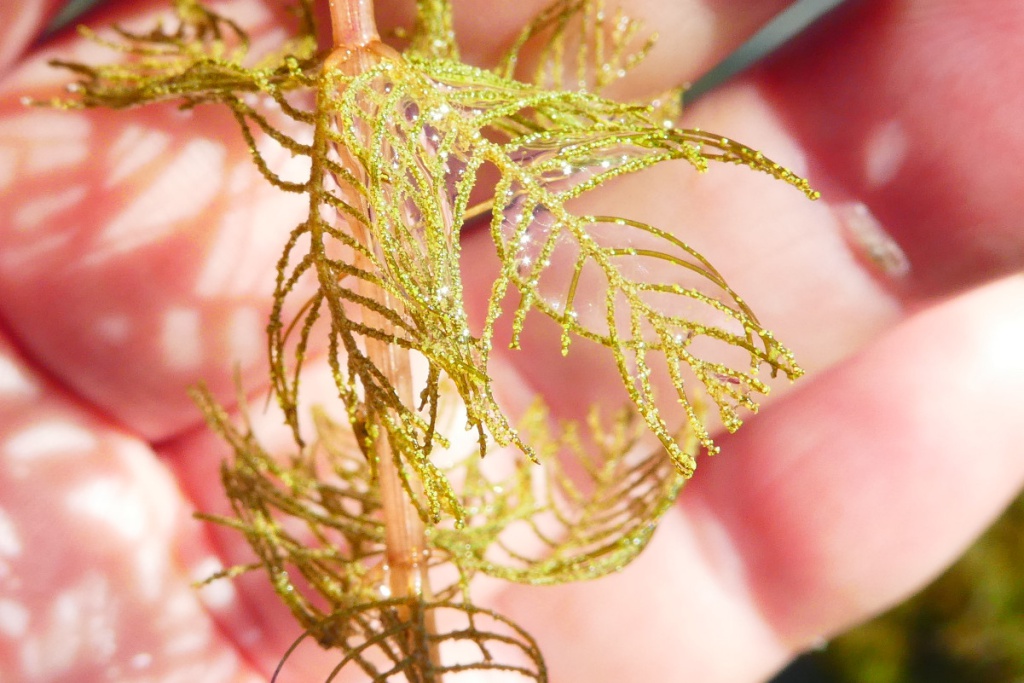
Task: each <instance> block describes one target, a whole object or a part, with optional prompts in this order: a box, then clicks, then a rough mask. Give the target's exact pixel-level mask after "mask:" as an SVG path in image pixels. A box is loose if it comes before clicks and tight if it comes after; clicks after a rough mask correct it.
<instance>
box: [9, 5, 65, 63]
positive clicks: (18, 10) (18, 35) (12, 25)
mask: <svg viewBox="0 0 1024 683" xmlns="http://www.w3.org/2000/svg"><path fill="white" fill-rule="evenodd" d="M64 4H65V3H64V0H26V1H25V2H5V3H4V4H2V5H0V76H2V74H3V73H4V72H5V71H7V69H8V68H9V67H10V65H12V64H14V62H15V61H17V59H18V58H19V57H20V56H21V54H22V52H24V50H25V49H26V48H27V47H28V46H29V44H31V42H32V41H33V40H35V39H36V37H37V36H39V34H40V33H42V31H43V29H44V28H46V26H47V24H49V23H50V21H51V20H52V19H53V17H54V16H55V15H56V13H57V11H58V10H59V9H60V8H61V6H62V5H64Z"/></svg>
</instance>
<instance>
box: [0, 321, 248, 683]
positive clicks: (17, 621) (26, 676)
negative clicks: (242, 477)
mask: <svg viewBox="0 0 1024 683" xmlns="http://www.w3.org/2000/svg"><path fill="white" fill-rule="evenodd" d="M188 510H189V506H188V505H187V504H186V503H185V501H184V500H182V497H181V493H180V491H179V490H178V488H177V486H176V485H175V484H174V482H173V480H172V478H171V476H170V474H169V473H168V471H167V470H166V469H165V468H164V467H163V466H162V465H161V464H160V463H159V462H158V461H157V460H156V459H155V457H154V456H153V453H152V452H151V451H150V450H149V449H148V448H147V447H146V446H145V445H144V444H142V443H141V442H140V441H138V440H137V439H135V438H132V437H130V436H128V435H126V434H125V433H123V432H121V431H119V430H117V429H114V428H112V427H110V426H109V425H107V424H105V423H104V422H103V421H102V420H100V419H97V418H96V417H95V416H94V415H92V414H91V413H90V412H89V411H87V410H85V409H83V408H81V407H80V406H79V405H78V404H76V403H75V402H73V401H72V400H70V399H69V398H67V397H64V396H61V395H59V394H58V393H56V392H55V390H54V389H53V388H52V387H51V386H49V385H48V384H47V383H46V382H44V381H42V380H41V379H40V378H39V377H38V376H35V375H33V374H32V373H31V371H30V370H28V368H27V367H26V366H25V364H24V363H23V361H22V359H20V358H19V357H18V356H17V355H16V354H15V353H14V352H13V350H12V347H11V345H10V344H9V343H8V342H7V341H6V340H2V339H0V669H2V670H3V672H4V680H5V681H9V682H10V683H21V682H26V683H27V682H28V681H40V680H110V679H111V678H116V679H119V680H128V679H136V678H139V679H142V678H145V679H159V680H166V679H172V678H182V679H183V680H188V679H192V680H198V679H202V680H209V681H211V682H213V681H223V682H225V683H227V682H235V681H238V682H241V681H252V680H253V678H252V671H251V670H250V669H249V668H248V666H247V665H246V664H245V663H244V662H243V661H242V660H241V659H240V658H239V657H238V656H237V655H236V653H235V652H234V649H233V648H232V647H231V645H230V644H229V643H228V642H226V641H225V640H224V639H223V638H222V637H221V636H220V634H219V631H218V629H217V627H216V625H215V624H214V623H213V621H212V620H211V619H210V617H209V615H208V614H207V613H206V609H205V608H204V606H203V604H202V603H201V602H200V598H199V596H198V594H197V593H196V591H195V590H194V589H193V588H192V586H191V581H192V580H194V578H193V577H191V576H189V574H188V569H186V568H184V567H183V566H182V565H181V564H180V563H179V562H180V553H182V552H183V551H184V550H185V549H186V548H190V552H192V553H193V554H202V553H203V552H205V554H206V556H209V553H210V551H209V549H206V550H205V551H204V550H203V548H204V546H205V543H204V542H203V541H202V539H201V538H200V537H199V536H198V532H197V529H196V527H195V526H194V525H193V524H192V522H191V520H189V519H188ZM210 597H211V598H215V600H214V602H215V603H218V602H219V603H224V602H227V601H230V597H231V596H230V595H228V596H227V597H228V598H229V600H227V601H225V600H224V599H223V598H224V597H225V596H224V594H223V592H222V593H221V594H220V595H219V596H218V595H216V594H211V595H210Z"/></svg>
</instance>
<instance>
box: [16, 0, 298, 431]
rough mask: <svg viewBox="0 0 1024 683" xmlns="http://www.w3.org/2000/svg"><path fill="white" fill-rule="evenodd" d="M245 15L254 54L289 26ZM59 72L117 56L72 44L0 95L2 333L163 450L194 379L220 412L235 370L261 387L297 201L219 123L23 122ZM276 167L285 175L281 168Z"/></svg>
mask: <svg viewBox="0 0 1024 683" xmlns="http://www.w3.org/2000/svg"><path fill="white" fill-rule="evenodd" d="M271 4H272V5H274V6H275V7H278V3H271ZM154 5H157V6H160V7H163V3H162V2H151V3H148V4H147V5H143V4H141V3H135V4H132V5H131V11H132V12H140V13H142V14H144V15H145V14H146V12H147V11H150V10H151V9H152V7H153V6H154ZM248 7H249V13H248V14H246V13H245V12H240V13H241V14H243V16H242V17H241V18H240V20H241V21H248V22H249V24H250V25H251V27H252V29H253V35H254V37H255V38H257V39H258V38H259V37H260V36H261V35H263V34H264V32H265V31H271V30H276V28H277V27H278V25H279V23H281V22H283V21H284V18H283V17H281V16H278V15H275V14H274V13H273V12H271V11H265V12H260V11H257V10H258V9H259V7H258V6H254V5H249V6H248ZM239 9H244V7H240V8H239ZM278 10H279V11H282V10H280V7H278ZM125 12H126V9H125V7H124V6H122V7H121V10H120V14H118V13H117V11H115V9H111V10H110V11H109V12H108V13H107V15H105V16H103V17H100V18H98V19H97V21H103V22H113V21H129V19H130V18H131V17H130V16H129V15H127V14H125ZM132 16H134V15H132ZM154 20H155V17H154V16H153V15H152V14H150V15H149V16H148V18H147V19H145V20H144V21H143V20H139V21H140V25H146V24H149V23H152V21H154ZM58 56H59V57H63V58H81V59H84V60H85V61H100V60H110V59H112V57H113V55H112V54H111V53H110V51H109V50H103V49H101V48H99V47H97V46H95V45H92V44H90V43H88V42H87V41H83V39H82V38H81V37H79V36H77V35H73V36H69V37H67V38H66V39H64V40H61V41H58V42H57V43H56V44H53V45H51V46H50V48H48V49H47V50H46V51H42V52H38V53H36V54H35V55H34V56H33V58H32V59H31V60H27V61H26V62H25V63H23V64H22V65H21V67H20V68H19V69H18V70H17V71H16V72H15V73H13V74H12V75H11V76H10V77H9V78H7V79H6V81H5V82H4V84H3V88H2V94H0V145H2V148H0V149H2V155H0V228H2V229H0V302H2V303H0V316H2V317H3V318H4V319H5V320H6V321H7V323H8V324H9V326H10V329H11V331H12V332H13V334H14V335H16V336H17V338H18V339H19V341H20V344H21V345H22V347H23V348H25V349H26V351H27V352H28V353H29V354H30V355H31V356H32V357H33V359H35V360H37V361H38V362H39V363H40V364H41V365H42V366H44V367H45V368H46V369H47V371H48V372H50V373H51V374H52V375H53V376H57V377H61V378H62V379H63V380H64V381H66V382H67V383H68V385H69V386H70V387H71V388H72V389H73V390H74V391H75V392H77V393H78V394H80V395H82V396H85V397H87V398H88V399H89V400H90V401H93V402H95V403H96V404H97V405H99V406H101V407H102V408H103V409H104V410H106V411H108V412H109V414H111V415H112V416H114V417H115V418H116V419H117V420H119V421H120V422H121V423H122V424H125V425H128V426H129V427H130V428H132V429H133V430H134V431H137V432H139V433H142V434H144V435H146V436H147V437H148V438H150V439H152V440H160V439H162V438H166V437H167V436H168V435H169V434H171V433H173V432H175V431H176V430H179V429H182V428H184V427H185V426H188V425H193V424H196V423H197V422H199V420H200V418H199V415H198V413H197V411H196V410H195V407H194V406H193V405H192V403H191V401H190V399H189V398H188V394H187V390H188V388H189V387H191V386H194V385H195V384H196V383H197V382H199V381H200V380H203V381H205V382H207V383H208V384H209V386H210V387H211V389H212V390H213V391H214V392H216V393H218V394H219V395H220V396H221V397H223V398H224V399H225V400H226V401H230V400H231V399H232V397H233V396H234V394H235V388H234V383H233V379H232V373H233V368H234V367H238V368H239V370H240V372H241V376H242V379H243V384H244V385H245V386H247V387H248V388H252V389H255V388H258V387H259V386H261V383H264V382H266V374H267V373H266V365H265V351H264V342H263V338H264V328H265V325H266V320H267V315H268V311H269V306H270V304H271V301H270V299H271V297H270V294H271V292H272V288H273V283H274V264H275V262H276V260H277V258H278V257H279V253H280V248H281V244H282V243H283V242H284V240H285V238H286V236H287V233H288V231H289V230H291V228H292V227H293V226H294V225H296V224H297V223H298V222H299V221H300V220H301V219H302V217H303V216H304V214H305V211H304V209H305V206H304V202H303V198H302V197H300V196H297V195H289V194H287V193H282V192H280V191H278V190H276V189H273V188H271V187H270V186H269V185H268V184H267V183H266V181H265V180H264V179H263V178H262V177H261V176H260V175H259V173H258V172H257V171H256V169H255V167H254V166H253V164H252V159H251V154H250V151H249V149H248V147H247V146H246V145H245V143H244V141H243V139H242V138H241V136H240V135H239V133H238V130H237V126H236V125H235V122H234V120H233V119H232V118H231V116H230V115H229V114H227V113H226V112H225V111H221V110H220V109H217V108H213V107H204V108H199V109H197V110H194V111H192V112H188V113H182V112H180V111H178V110H177V109H176V107H175V106H174V105H154V106H151V107H146V108H141V109H137V110H129V111H120V112H112V111H97V110H87V111H74V112H64V111H50V110H41V109H34V108H33V109H30V108H26V107H25V106H23V105H22V104H21V98H22V97H24V96H36V97H42V96H49V95H50V94H52V93H51V92H49V88H52V87H53V86H54V84H55V83H59V82H61V81H64V80H66V78H67V75H66V74H60V73H58V72H57V71H56V70H54V69H52V68H50V67H49V66H47V65H46V60H47V59H50V58H54V57H58ZM275 153H276V154H277V157H276V158H277V160H279V161H281V162H282V165H283V166H284V167H285V171H284V172H285V173H286V174H287V173H288V172H289V171H288V163H289V161H290V159H291V157H290V155H289V154H288V153H287V152H285V151H284V150H280V149H278V150H274V149H271V150H269V151H268V154H270V155H271V156H273V155H274V154H275ZM293 170H294V169H293ZM299 170H301V169H299Z"/></svg>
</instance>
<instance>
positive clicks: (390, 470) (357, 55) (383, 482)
mask: <svg viewBox="0 0 1024 683" xmlns="http://www.w3.org/2000/svg"><path fill="white" fill-rule="evenodd" d="M330 7H331V22H332V29H333V36H334V51H333V52H332V54H331V55H330V56H329V57H328V58H327V61H326V63H325V68H336V69H339V70H342V71H344V72H345V73H347V74H348V75H356V74H357V73H360V72H361V71H364V70H365V69H367V68H370V67H372V66H373V65H374V64H376V63H377V62H378V61H379V60H380V59H382V58H389V57H386V55H391V54H393V53H392V52H391V51H390V49H389V48H387V47H386V46H384V45H383V44H382V43H380V37H379V35H378V33H377V28H376V23H375V22H374V17H373V3H372V1H371V0H347V1H346V0H331V3H330ZM338 155H339V158H340V160H341V162H342V163H343V164H344V166H345V167H346V168H348V170H349V171H351V172H352V174H353V175H354V176H355V177H356V178H359V179H360V180H361V181H365V179H366V173H365V171H364V170H363V168H362V166H361V165H360V163H359V162H358V161H356V160H355V159H354V158H352V156H351V155H350V154H348V152H347V150H345V149H338ZM340 184H341V185H342V187H343V188H344V187H345V183H344V182H342V183H340ZM342 192H343V195H344V199H345V201H346V202H348V203H349V204H351V205H352V206H354V207H356V208H359V209H360V212H361V213H362V214H363V215H364V216H369V215H371V214H372V212H371V211H369V210H368V209H367V206H366V198H365V195H363V194H361V193H358V192H356V191H354V190H351V191H347V192H346V191H345V190H344V189H343V190H342ZM348 227H349V229H350V230H351V232H352V235H353V237H355V239H356V240H358V241H359V242H360V243H362V244H364V245H366V246H367V247H368V248H369V249H370V250H371V251H373V249H374V245H373V240H374V238H373V235H372V231H371V230H370V229H369V226H366V225H363V224H362V223H359V222H358V221H350V222H349V225H348ZM355 265H356V267H357V268H360V269H364V270H368V271H369V270H372V269H373V268H374V265H373V263H372V262H371V260H370V259H369V258H368V257H367V256H365V255H363V254H361V253H359V252H356V263H355ZM360 293H361V294H363V295H364V296H366V297H367V298H370V299H372V300H374V301H376V302H377V303H378V304H380V306H381V307H382V308H383V309H385V310H395V309H396V308H397V307H398V306H399V305H400V304H399V303H398V302H396V301H394V300H393V299H392V297H391V296H390V295H389V293H388V292H387V291H385V290H383V289H381V288H380V287H379V286H377V285H374V284H372V283H369V282H366V281H364V282H362V283H361V287H360ZM365 323H366V324H367V325H369V326H370V327H373V328H376V329H378V330H380V331H381V332H382V333H384V334H385V335H391V334H393V333H394V328H393V326H392V324H391V322H390V321H389V320H388V319H387V318H385V317H384V316H381V315H379V314H378V313H376V312H374V311H372V310H367V311H366V313H365ZM365 353H366V356H367V358H368V359H369V360H370V362H372V363H373V364H374V365H375V366H376V367H377V369H378V370H380V372H381V373H382V374H383V375H384V377H385V378H386V379H387V380H388V382H390V384H391V386H393V387H394V389H395V391H396V393H397V395H398V399H399V400H400V401H401V402H402V403H403V404H405V405H407V406H409V405H413V404H414V403H413V400H414V396H413V387H412V369H411V367H410V359H409V352H408V351H407V350H405V349H402V348H400V347H398V346H397V345H395V344H391V343H389V342H387V341H385V340H382V339H374V338H370V337H367V338H366V340H365ZM379 419H380V418H379V417H377V420H378V427H381V428H380V429H379V434H378V436H377V439H376V441H375V442H374V455H375V456H376V467H377V481H378V483H379V485H380V495H381V506H382V510H383V518H384V528H385V553H386V556H385V560H384V565H383V566H382V569H383V577H382V580H383V582H384V584H385V585H384V586H382V588H385V586H386V590H387V591H388V592H389V593H390V596H391V597H393V598H400V599H401V598H412V599H414V600H419V601H420V603H421V604H422V602H423V601H424V599H428V598H429V597H430V585H429V581H428V576H427V567H428V559H429V558H428V554H429V553H428V550H427V543H426V533H425V526H424V523H423V520H422V519H420V515H419V512H418V511H417V509H416V506H415V505H413V502H412V499H411V498H410V491H408V490H407V489H406V486H405V485H404V484H403V476H402V474H401V472H400V470H399V467H400V465H399V459H398V458H396V454H395V452H394V450H393V448H392V444H391V443H390V441H389V440H388V437H387V432H386V431H385V430H384V429H383V428H382V425H380V423H379ZM399 455H400V454H399ZM408 485H409V486H410V487H414V486H415V482H409V483H408ZM413 490H414V491H415V489H413ZM398 613H399V615H400V616H401V617H402V618H404V619H411V618H412V614H411V612H410V610H408V609H399V610H398ZM425 619H426V628H427V631H428V633H434V632H436V631H435V626H434V623H433V617H432V614H427V615H425ZM430 651H431V655H430V657H431V660H432V661H434V662H438V661H439V659H438V657H439V654H438V652H437V648H436V646H433V645H431V646H430ZM423 680H424V681H425V682H426V681H432V680H433V677H431V676H428V677H427V678H424V679H423Z"/></svg>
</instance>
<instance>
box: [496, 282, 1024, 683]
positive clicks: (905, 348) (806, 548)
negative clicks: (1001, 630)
mask: <svg viewBox="0 0 1024 683" xmlns="http://www.w3.org/2000/svg"><path fill="white" fill-rule="evenodd" d="M1022 295H1024V278H1021V277H1016V278H1013V279H1011V280H1007V281H1002V282H999V283H996V284H994V285H991V286H989V287H987V288H985V289H982V290H979V291H977V292H972V293H970V294H968V295H965V296H964V297H962V298H960V299H958V300H955V301H952V302H949V303H948V304H944V305H942V306H939V307H937V308H935V309H934V310H929V311H927V312H924V313H922V314H920V315H919V316H917V317H915V318H914V319H912V320H909V321H907V322H906V323H904V324H902V325H900V326H899V327H898V328H896V329H895V330H893V331H892V332H891V333H890V334H888V335H886V336H885V337H884V338H883V339H882V340H880V341H879V342H878V343H877V344H875V345H872V346H871V347H870V348H868V349H865V350H864V351H863V352H861V353H859V354H857V355H856V356H855V357H854V358H851V359H850V360H848V361H846V362H844V363H842V364H841V365H840V366H838V367H836V368H834V369H833V370H831V371H829V372H827V373H823V374H821V375H820V376H819V377H817V378H815V379H813V380H811V381H809V382H808V383H807V384H805V386H804V387H803V388H802V389H801V390H800V391H799V392H796V393H794V394H792V395H791V396H789V397H787V398H786V399H785V400H784V401H781V402H778V403H776V404H774V405H773V406H772V407H771V408H768V409H766V410H765V411H764V413H763V414H761V415H759V416H758V419H757V420H754V421H752V422H751V424H749V425H748V426H747V427H745V428H744V429H743V430H741V431H740V432H739V433H738V434H736V435H734V436H730V437H727V438H725V439H723V443H722V447H723V454H722V455H721V456H719V457H717V458H716V459H715V460H714V461H712V462H705V463H704V465H703V467H702V468H699V469H698V471H697V475H696V476H695V478H694V480H693V481H691V482H690V483H689V484H687V486H686V487H685V488H684V489H683V492H682V495H681V498H680V504H679V505H678V506H676V508H674V509H673V510H672V511H670V513H669V514H668V515H667V516H666V518H665V520H664V521H663V522H662V524H661V525H660V526H659V530H658V532H657V534H655V536H654V539H653V541H652V543H651V545H650V546H649V547H648V548H646V549H645V551H644V553H643V554H642V555H641V556H640V557H639V558H638V559H637V560H636V561H635V562H634V563H633V564H631V565H630V566H629V567H627V568H626V569H625V570H624V571H623V572H621V573H617V574H615V575H612V576H609V577H606V578H602V579H600V580H597V581H592V582H580V583H577V584H571V585H566V586H559V587H552V588H538V587H531V586H511V587H509V588H508V589H507V590H506V591H505V592H503V593H502V594H501V596H500V597H499V599H498V602H497V609H498V610H499V611H501V612H502V613H504V614H507V615H508V616H510V617H512V618H513V619H515V620H516V621H517V622H518V623H519V624H521V625H522V626H523V627H524V628H525V629H526V630H527V631H529V632H530V633H532V634H533V635H534V636H535V637H537V639H538V641H539V643H540V646H541V648H542V650H543V651H544V653H545V655H546V657H547V658H548V664H549V666H550V667H551V672H552V678H553V680H577V679H580V680H588V681H595V683H597V682H603V681H620V680H695V681H702V682H706V683H732V682H736V681H751V680H764V679H766V678H767V677H769V676H770V674H771V673H772V672H773V671H774V670H776V669H778V668H780V667H781V666H782V665H783V664H784V663H785V662H786V661H787V660H788V659H789V658H790V657H791V656H792V655H793V654H794V653H795V652H798V651H800V650H802V649H804V648H806V647H807V646H808V645H810V644H812V643H816V642H820V639H821V638H822V637H828V636H829V635H831V634H833V633H835V632H836V631H837V630H839V629H842V628H844V627H846V626H848V625H849V624H850V623H852V622H854V621H857V620H862V619H865V618H867V617H868V616H870V615H872V614H874V613H876V612H878V611H880V610H882V609H884V608H885V607H886V606H888V605H890V604H892V603H893V602H894V601H897V600H899V599H900V598H901V597H903V596H905V595H907V594H908V593H909V592H911V591H912V590H914V589H915V588H916V587H918V586H920V585H921V584H922V583H923V582H924V581H926V580H928V579H929V578H930V577H932V576H934V575H935V574H936V573H937V572H938V571H939V570H940V569H941V567H942V566H943V565H945V564H946V563H948V562H950V561H951V560H952V559H953V558H954V557H955V556H956V555H957V554H958V553H959V552H961V551H962V549H963V548H964V547H965V545H966V544H967V543H968V542H969V540H970V539H971V538H972V537H973V536H974V535H975V534H976V533H978V531H979V530H980V529H981V528H983V527H984V526H985V525H986V524H987V523H988V522H989V521H990V520H991V519H993V517H994V516H995V515H996V514H998V512H999V510H1000V509H1002V507H1004V506H1005V504H1006V503H1007V502H1008V501H1009V500H1010V499H1011V498H1012V497H1013V495H1014V492H1015V491H1017V490H1018V489H1019V487H1020V485H1021V483H1022V482H1024V461H1022V460H1021V458H1020V453H1019V450H1020V449H1019V443H1020V442H1021V438H1022V433H1021V429H1022V426H1021V424H1020V421H1019V419H1018V416H1019V413H1020V405H1021V402H1020V396H1021V394H1022V392H1024V359H1022V356H1021V354H1020V352H1019V350H1018V347H1019V339H1020V337H1021V334H1024V309H1022V307H1021V304H1020V302H1021V301H1022V300H1024V299H1022V298H1021V297H1022ZM1008 311H1012V312H1013V313H1012V315H1007V313H1008ZM608 643H615V647H613V648H609V647H608V646H607V644H608Z"/></svg>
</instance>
